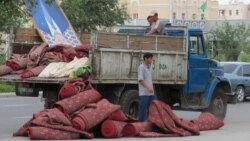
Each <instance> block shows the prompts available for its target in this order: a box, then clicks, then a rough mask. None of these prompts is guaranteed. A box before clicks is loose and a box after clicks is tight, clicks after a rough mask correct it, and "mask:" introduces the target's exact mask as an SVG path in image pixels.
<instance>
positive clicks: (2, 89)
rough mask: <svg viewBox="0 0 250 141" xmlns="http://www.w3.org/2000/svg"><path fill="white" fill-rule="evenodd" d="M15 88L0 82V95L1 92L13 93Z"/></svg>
mask: <svg viewBox="0 0 250 141" xmlns="http://www.w3.org/2000/svg"><path fill="white" fill-rule="evenodd" d="M14 91H15V86H14V85H13V84H10V83H4V82H0V93H1V92H2V93H3V92H14Z"/></svg>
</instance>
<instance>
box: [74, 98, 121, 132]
mask: <svg viewBox="0 0 250 141" xmlns="http://www.w3.org/2000/svg"><path fill="white" fill-rule="evenodd" d="M120 108H121V107H120V106H119V105H114V104H111V103H110V102H109V101H108V100H106V99H102V100H101V101H99V102H98V103H96V107H94V108H86V109H84V110H81V111H79V112H77V114H76V115H75V117H74V118H73V119H72V124H73V127H75V128H77V129H79V130H86V131H88V130H90V129H91V128H93V127H94V126H96V125H98V124H99V123H101V122H102V121H103V120H105V119H107V118H108V116H109V115H110V114H111V113H113V112H115V111H117V110H119V109H120ZM81 124H84V125H81ZM79 127H80V128H79Z"/></svg>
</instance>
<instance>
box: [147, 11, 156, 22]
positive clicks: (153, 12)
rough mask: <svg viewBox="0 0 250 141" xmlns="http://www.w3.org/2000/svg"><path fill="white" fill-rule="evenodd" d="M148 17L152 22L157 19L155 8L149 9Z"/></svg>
mask: <svg viewBox="0 0 250 141" xmlns="http://www.w3.org/2000/svg"><path fill="white" fill-rule="evenodd" d="M149 17H150V18H149ZM148 18H149V19H151V20H152V21H153V22H155V21H157V19H158V13H157V11H155V10H153V11H151V12H150V13H149V15H148Z"/></svg>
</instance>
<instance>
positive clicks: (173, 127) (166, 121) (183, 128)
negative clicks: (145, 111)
mask: <svg viewBox="0 0 250 141" xmlns="http://www.w3.org/2000/svg"><path fill="white" fill-rule="evenodd" d="M149 121H150V122H152V123H154V124H155V125H156V126H157V127H158V128H160V129H161V131H163V132H164V133H166V134H172V135H174V136H175V135H179V136H191V135H199V134H200V130H199V127H198V126H197V125H196V124H194V123H192V122H189V121H185V120H183V119H181V118H179V117H177V116H176V115H175V114H174V112H173V111H172V109H171V108H170V106H169V105H167V104H166V103H163V102H162V101H159V100H153V101H152V102H151V104H150V106H149Z"/></svg>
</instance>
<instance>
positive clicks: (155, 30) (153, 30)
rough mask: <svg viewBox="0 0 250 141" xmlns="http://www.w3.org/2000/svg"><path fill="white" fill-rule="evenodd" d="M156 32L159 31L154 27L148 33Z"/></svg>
mask: <svg viewBox="0 0 250 141" xmlns="http://www.w3.org/2000/svg"><path fill="white" fill-rule="evenodd" d="M156 32H157V29H156V28H154V29H152V30H150V31H149V32H148V33H147V34H146V35H153V34H155V33H156Z"/></svg>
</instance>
